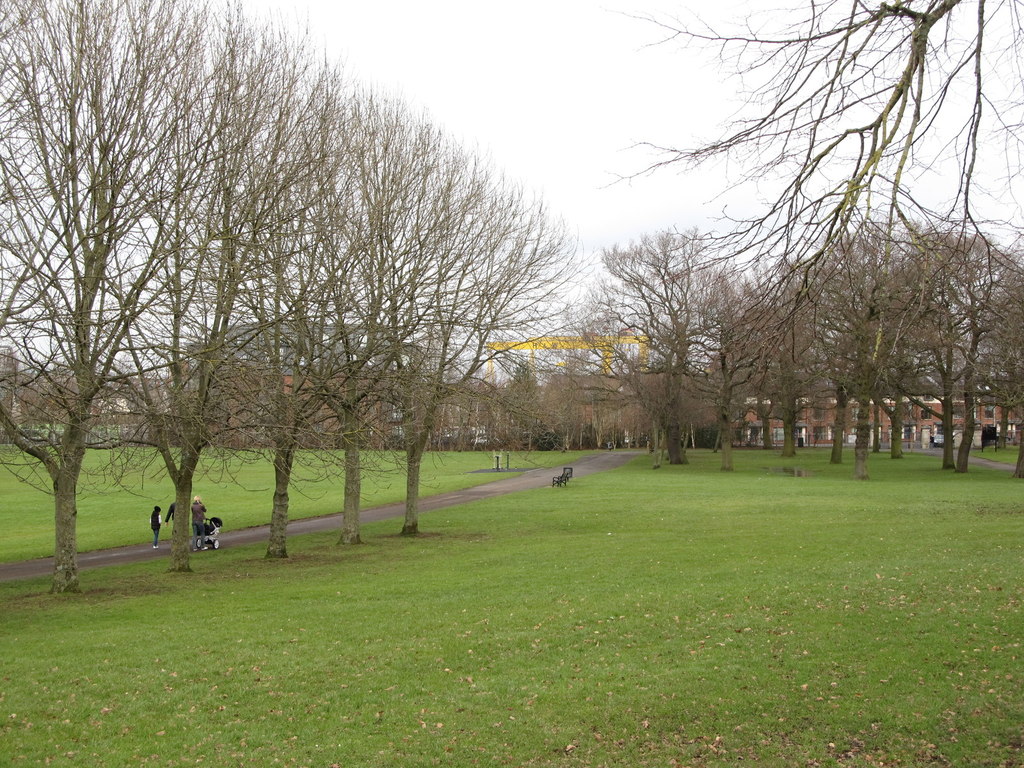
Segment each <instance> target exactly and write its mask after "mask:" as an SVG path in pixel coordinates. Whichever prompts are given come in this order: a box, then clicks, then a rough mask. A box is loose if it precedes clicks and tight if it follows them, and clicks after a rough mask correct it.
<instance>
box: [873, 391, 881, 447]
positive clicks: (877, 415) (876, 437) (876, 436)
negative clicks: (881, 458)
mask: <svg viewBox="0 0 1024 768" xmlns="http://www.w3.org/2000/svg"><path fill="white" fill-rule="evenodd" d="M872 413H873V414H874V419H873V420H872V422H871V452H872V453H881V452H882V409H881V408H879V407H878V403H875V405H874V407H873V408H872Z"/></svg>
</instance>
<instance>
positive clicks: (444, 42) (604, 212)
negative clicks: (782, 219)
mask: <svg viewBox="0 0 1024 768" xmlns="http://www.w3.org/2000/svg"><path fill="white" fill-rule="evenodd" d="M244 2H245V3H246V5H247V6H248V7H249V8H250V9H251V10H252V11H254V12H256V13H258V14H261V13H268V12H269V13H272V14H274V15H275V16H278V17H280V18H281V19H283V20H284V21H285V22H286V23H301V24H305V23H307V22H308V24H309V28H310V29H311V30H312V37H313V38H314V39H320V40H322V43H323V46H324V48H325V49H326V50H327V51H328V53H329V55H331V57H332V58H337V59H340V60H341V61H342V62H344V64H345V66H346V69H347V71H348V73H349V74H350V76H353V77H355V78H357V79H358V80H359V81H361V82H365V83H368V84H372V85H375V86H377V87H379V88H381V89H382V90H384V91H386V92H389V93H394V94H397V95H400V96H401V97H403V98H404V99H405V100H406V101H407V102H408V103H410V104H411V105H413V106H415V107H421V108H423V109H425V110H426V111H427V112H428V113H429V114H430V116H431V117H432V118H433V120H434V121H435V122H436V123H437V124H439V125H441V126H443V127H445V128H446V129H447V130H448V131H449V133H450V134H451V135H453V136H454V137H455V138H457V139H459V140H460V141H462V142H463V143H464V144H465V145H467V146H469V147H473V148H476V149H477V150H478V151H480V152H481V153H483V154H484V155H485V156H487V157H489V158H490V159H491V160H492V161H493V163H494V164H495V166H496V167H497V168H498V169H499V170H501V171H502V172H503V173H505V175H506V176H508V177H509V178H512V179H514V180H516V181H518V182H520V183H522V184H523V185H524V186H525V187H526V188H527V189H529V190H532V191H534V192H536V193H537V194H539V195H541V196H542V197H543V198H544V199H545V201H546V202H547V204H548V206H549V208H550V210H551V211H552V213H553V215H556V216H558V217H560V218H562V219H563V220H564V221H565V223H566V225H567V227H568V229H569V231H570V232H571V233H572V234H573V235H575V236H576V237H577V238H578V239H579V242H580V248H581V252H582V254H583V257H584V258H585V259H586V260H587V261H588V262H595V261H596V260H597V254H598V253H599V252H600V250H601V249H602V248H606V247H609V246H611V245H614V244H616V243H621V244H623V245H624V244H626V243H627V242H628V241H629V240H631V239H635V238H638V237H639V236H640V235H642V234H643V233H645V232H650V231H653V230H655V229H661V228H666V227H679V228H688V227H691V226H699V227H700V228H702V229H709V228H713V226H714V218H715V217H716V216H718V214H720V212H721V210H722V207H723V205H724V204H725V202H724V200H723V199H721V198H718V197H716V193H717V192H718V191H719V190H720V189H721V184H720V183H718V182H717V181H713V180H712V177H711V176H709V175H708V174H707V173H704V174H702V175H701V176H694V175H689V176H686V175H680V174H679V173H677V172H674V171H661V172H659V173H657V174H654V175H652V176H647V177H642V178H634V179H632V180H629V181H621V180H618V179H620V177H629V176H632V175H633V174H636V173H638V172H639V171H641V170H643V169H644V168H645V167H647V166H648V165H649V164H650V163H651V161H652V160H654V159H655V157H656V156H655V155H653V154H652V153H651V152H650V151H648V150H645V149H642V148H639V147H638V146H637V145H638V144H639V143H641V142H652V143H657V144H663V145H674V146H682V145H689V144H692V143H693V142H694V140H695V139H696V138H698V137H701V136H703V137H706V136H708V135H709V134H710V133H711V132H713V130H714V128H715V126H716V125H717V124H718V123H720V122H721V120H722V119H724V118H725V117H726V116H727V115H728V114H729V111H730V110H732V109H733V108H734V107H735V104H731V103H730V98H729V96H728V94H727V92H726V89H725V88H723V85H722V83H720V82H719V81H718V79H717V74H718V73H717V71H716V68H715V66H714V64H713V62H711V61H710V60H707V58H706V57H705V58H703V59H702V58H701V57H698V56H697V55H696V53H695V52H687V51H682V50H680V49H679V48H678V46H675V45H673V44H661V45H659V44H658V42H659V41H660V40H661V35H660V32H659V29H658V28H657V26H656V25H654V24H652V23H650V22H648V21H643V20H640V19H637V18H632V17H631V16H630V14H633V15H636V14H649V13H655V14H658V13H672V14H678V13H679V12H680V9H684V10H685V8H686V7H687V6H688V5H690V6H692V2H687V0H676V2H669V0H650V2H646V1H645V0H635V1H634V2H632V3H630V2H625V0H607V1H606V2H602V0H516V2H509V1H507V0H505V1H501V0H495V1H491V2H487V1H486V0H376V2H366V0H358V1H354V0H244ZM700 5H701V6H706V5H708V4H705V3H701V4H700ZM729 5H736V3H735V2H732V1H731V0H723V2H720V3H718V4H715V6H714V7H715V8H716V9H717V12H719V13H721V12H722V9H723V8H725V7H727V6H729ZM702 13H704V11H702Z"/></svg>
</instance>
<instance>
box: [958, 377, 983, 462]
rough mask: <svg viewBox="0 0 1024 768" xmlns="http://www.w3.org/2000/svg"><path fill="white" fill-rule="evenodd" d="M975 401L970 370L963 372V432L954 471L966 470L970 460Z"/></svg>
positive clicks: (972, 445)
mask: <svg viewBox="0 0 1024 768" xmlns="http://www.w3.org/2000/svg"><path fill="white" fill-rule="evenodd" d="M977 407H978V406H977V402H976V400H975V397H974V376H973V373H972V372H966V373H965V374H964V433H963V437H962V438H961V440H960V446H959V447H958V449H957V454H956V471H957V472H958V473H964V472H967V469H968V467H969V465H970V461H971V448H973V447H974V431H975V427H976V424H977V419H976V416H975V414H976V412H977Z"/></svg>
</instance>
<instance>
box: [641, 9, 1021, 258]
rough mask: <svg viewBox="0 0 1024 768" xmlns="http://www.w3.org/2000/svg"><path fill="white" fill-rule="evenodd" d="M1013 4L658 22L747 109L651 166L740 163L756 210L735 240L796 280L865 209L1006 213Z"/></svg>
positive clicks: (971, 219) (1015, 132)
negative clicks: (727, 74)
mask: <svg viewBox="0 0 1024 768" xmlns="http://www.w3.org/2000/svg"><path fill="white" fill-rule="evenodd" d="M1020 11H1021V7H1020V3H1019V2H1017V0H908V1H906V2H892V3H889V2H881V3H865V2H862V1H861V0H825V2H814V3H810V4H807V3H800V4H799V7H797V8H794V9H793V10H792V11H789V12H786V11H780V10H779V9H777V8H775V7H772V8H771V9H765V10H764V11H762V12H761V13H760V14H752V15H751V16H750V17H749V18H747V19H746V20H745V23H736V24H734V29H735V31H725V32H720V31H717V30H713V29H711V28H709V27H708V26H707V25H705V24H702V23H700V22H697V21H695V22H680V21H658V22H657V23H659V24H660V25H661V28H662V29H663V30H664V31H665V33H666V35H667V36H668V38H669V39H671V40H676V41H681V42H683V43H684V44H687V45H690V44H694V43H696V44H701V45H704V46H705V47H706V48H707V49H709V51H710V52H712V53H713V54H715V55H716V56H717V57H718V59H719V61H720V62H721V63H722V64H723V65H724V66H726V67H729V68H731V69H732V70H733V71H735V73H736V74H737V75H738V78H739V79H740V80H741V82H742V88H743V92H742V93H741V94H740V96H741V98H742V100H743V103H744V104H745V106H744V107H743V108H741V110H740V112H739V117H738V119H737V120H736V121H735V122H734V123H732V124H731V125H730V126H729V127H728V128H727V129H726V130H725V131H724V132H723V134H722V135H721V136H720V137H719V138H717V139H715V140H712V141H710V142H707V143H705V144H701V145H697V146H695V147H693V148H689V149H686V148H684V149H679V148H667V147H661V148H660V149H662V150H664V152H665V159H664V161H663V162H661V163H659V164H658V166H663V165H670V164H674V163H697V164H700V163H705V162H707V161H710V160H714V159H716V158H722V157H730V158H733V159H741V160H743V161H744V162H745V163H749V164H748V165H746V166H745V168H746V170H745V177H744V179H743V181H751V182H757V185H758V188H759V189H761V190H763V191H764V192H765V194H766V198H767V205H766V207H765V209H764V210H763V211H762V212H760V213H758V214H756V215H753V216H751V217H749V218H746V219H745V220H743V221H741V222H738V224H739V226H738V227H737V229H736V230H735V232H734V233H733V234H732V235H731V236H730V237H731V238H732V241H733V243H734V244H735V245H736V247H737V248H739V249H741V250H743V251H745V252H747V253H750V254H752V255H754V256H755V257H757V256H761V257H766V258H771V259H776V258H781V257H783V256H784V259H782V263H783V264H784V265H785V266H786V267H787V268H789V269H796V270H801V271H802V272H803V273H804V274H805V276H807V277H810V276H811V275H810V273H808V272H807V270H808V269H809V268H811V267H819V266H824V264H825V262H826V261H827V259H826V256H827V254H828V253H829V251H830V250H831V249H832V248H833V247H835V246H836V245H837V244H838V243H839V242H840V241H841V240H842V239H843V238H844V237H846V236H847V234H848V231H849V230H850V228H851V227H852V226H856V225H857V222H858V219H863V218H864V217H870V218H871V219H873V220H874V221H876V222H878V223H879V224H880V225H881V226H884V227H885V228H886V229H887V230H893V229H895V228H897V226H899V225H901V226H903V227H906V228H910V227H911V223H912V222H913V221H928V220H932V219H934V218H935V214H933V211H938V214H937V216H938V218H939V219H940V220H960V221H965V222H968V223H969V224H970V225H972V226H976V225H977V224H979V223H981V222H984V221H985V220H986V219H998V218H1002V217H1005V216H1013V217H1015V216H1017V215H1018V214H1017V212H1016V211H1015V210H1012V209H1011V210H1010V212H1009V213H1006V210H1007V209H1006V207H1005V205H1004V204H1003V201H1005V200H1006V196H1005V195H1004V194H1003V190H1004V189H1005V188H1007V187H1013V186H1015V185H1016V184H1017V183H1018V179H1019V176H1020V174H1019V170H1020V168H1019V157H1020V147H1021V139H1022V134H1021V125H1024V120H1022V114H1021V113H1022V109H1024V102H1022V101H1021V100H1020V98H1019V95H1020V93H1019V89H1020V86H1019V71H1018V69H1017V62H1018V61H1019V58H1020V50H1019V49H1020V44H1021V40H1022V39H1024V35H1022V32H1024V28H1022V20H1021V13H1020ZM658 166H655V167H658ZM776 180H777V183H776ZM987 185H988V186H987ZM939 191H948V193H949V194H948V197H946V198H942V197H939V196H938V193H939Z"/></svg>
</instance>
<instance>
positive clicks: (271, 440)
mask: <svg viewBox="0 0 1024 768" xmlns="http://www.w3.org/2000/svg"><path fill="white" fill-rule="evenodd" d="M306 43H308V41H303V40H297V39H295V38H294V36H293V35H292V34H291V33H288V32H285V31H284V30H282V29H280V28H278V27H275V26H268V25H265V24H262V23H259V24H257V23H254V22H252V21H251V20H249V19H247V18H246V17H245V16H244V15H242V14H241V13H239V12H237V11H236V10H223V9H220V8H214V7H212V6H205V5H202V4H200V3H199V2H190V0H113V1H109V0H103V1H102V2H101V1H100V0H85V1H84V2H83V1H82V0H28V2H17V3H15V2H13V1H12V0H0V89H2V96H3V102H4V104H5V107H6V108H5V111H4V113H3V115H0V122H2V124H0V173H2V176H3V178H4V180H5V187H4V190H3V194H2V196H0V216H2V219H3V227H2V235H0V238H2V239H0V300H2V301H0V339H2V340H0V345H2V347H3V349H4V358H5V360H4V365H2V366H0V375H2V377H3V378H2V380H0V393H2V395H3V396H2V397H0V427H2V430H3V433H4V434H5V435H6V437H7V439H8V440H9V441H10V442H11V443H13V444H14V446H16V447H17V449H19V450H20V451H21V453H22V455H23V456H24V457H25V461H26V465H25V466H26V467H28V466H35V467H37V468H41V469H42V470H43V471H44V472H45V475H46V477H47V479H48V484H49V487H50V488H51V489H52V493H53V498H54V509H55V521H56V542H55V565H54V575H53V584H52V590H53V591H54V592H66V591H77V590H78V589H79V583H78V573H77V556H76V550H77V547H76V534H75V530H76V515H77V507H76V497H77V495H78V492H79V485H80V482H81V481H82V471H83V462H84V459H85V456H86V452H87V450H88V449H89V448H91V447H104V448H120V447H123V446H124V445H125V444H130V445H134V446H146V447H147V448H149V450H148V451H147V452H144V453H145V455H147V456H153V455H157V456H158V457H159V462H160V463H162V465H163V468H164V469H165V470H166V472H167V474H168V475H169V476H170V478H171V479H172V480H173V482H174V486H175V501H176V504H177V507H178V509H186V508H187V507H188V505H189V502H190V499H191V496H192V485H193V480H194V478H195V476H196V472H197V470H198V468H199V466H200V459H201V457H202V456H203V454H204V452H208V451H209V449H210V448H211V447H216V446H218V445H224V444H228V443H234V444H238V443H239V442H242V443H245V444H247V445H254V446H265V447H267V448H268V450H270V451H271V453H272V456H273V461H274V468H275V475H276V482H275V493H274V500H273V515H272V536H271V541H270V545H269V548H268V555H271V556H285V555H286V546H285V540H284V531H285V525H286V523H287V516H288V489H289V485H290V480H291V473H292V469H293V466H294V463H295V461H296V457H297V456H298V455H300V454H299V451H298V449H299V447H300V446H307V447H308V446H310V445H313V444H315V439H316V436H320V437H321V438H322V439H323V441H324V443H323V444H325V445H326V444H328V443H329V444H330V445H332V446H336V445H340V446H341V447H343V448H345V452H344V456H345V476H346V484H345V500H344V512H345V515H344V519H345V522H344V531H343V535H342V540H343V541H344V542H347V543H354V542H357V541H358V540H359V478H360V474H361V471H362V467H361V454H360V448H361V447H362V445H363V443H364V440H365V430H366V416H367V414H368V413H369V412H371V411H372V410H373V409H375V408H376V409H379V408H381V407H385V406H383V405H382V404H386V407H387V408H390V409H393V410H395V411H396V412H398V413H399V414H400V418H401V421H402V427H403V429H402V435H403V439H404V440H405V447H406V449H407V455H408V462H409V504H408V509H407V519H406V526H405V529H406V532H410V533H411V532H415V531H416V529H417V516H416V497H417V493H418V465H419V460H420V458H421V456H422V451H423V448H424V446H425V444H426V436H427V435H428V434H429V433H430V431H431V429H432V426H433V423H434V420H435V419H436V416H437V413H438V409H439V408H440V407H441V404H442V403H443V402H445V400H446V399H448V398H449V397H451V396H453V394H455V393H457V392H458V391H459V390H460V388H463V387H464V386H465V385H467V384H468V383H469V382H471V381H473V380H475V379H476V378H478V374H479V372H480V371H481V370H482V367H483V366H484V364H485V362H486V360H487V359H488V356H489V355H490V354H491V353H490V351H489V349H488V346H487V343H488V341H489V340H490V339H493V338H494V337H495V336H496V335H500V334H503V333H506V332H508V331H509V329H513V328H514V329H516V333H522V332H523V330H524V329H530V328H532V327H535V325H536V323H537V322H538V321H539V320H540V319H542V318H544V317H545V316H546V315H548V313H549V312H550V310H551V307H552V306H553V299H554V298H555V297H556V296H557V294H558V290H559V288H560V286H561V285H562V284H563V281H564V280H565V279H567V278H568V277H569V276H570V273H571V270H570V269H568V268H567V266H568V262H569V260H570V254H571V248H570V245H571V244H570V243H568V242H567V239H566V237H565V234H564V231H563V229H562V228H561V226H560V225H559V224H557V223H555V222H553V221H552V220H551V218H550V217H549V216H548V214H547V211H546V210H545V208H544V206H543V205H542V204H541V203H540V202H539V201H537V200H533V199H531V198H529V197H528V196H527V195H526V194H524V192H523V191H522V190H521V189H520V188H519V187H518V186H516V185H515V184H512V183H510V182H508V181H507V180H506V179H504V178H503V177H502V176H501V175H499V174H498V173H496V172H495V171H494V170H493V169H492V168H491V167H489V165H488V164H487V163H486V162H484V161H483V159H482V158H480V157H479V156H477V155H476V154H474V153H472V152H469V151H467V150H465V149H464V148H463V147H461V146H459V145H458V144H456V143H455V142H453V141H452V140H450V139H449V138H448V137H447V136H445V135H444V134H443V133H442V132H441V131H439V130H438V129H437V127H436V126H434V125H433V124H432V123H431V122H430V120H429V119H428V118H427V117H426V116H424V115H419V114H415V113H413V112H411V111H410V110H409V109H408V108H407V107H406V106H404V105H403V104H402V103H400V102H399V101H397V100H395V99H392V98H386V97H384V96H381V95H380V94H377V93H374V92H371V91H369V90H366V89H363V88H360V87H359V86H358V84H354V83H349V82H347V81H346V79H345V77H344V76H343V73H342V72H341V71H340V70H339V69H338V68H337V67H336V66H334V65H332V64H331V63H328V62H325V61H321V60H319V59H317V58H316V57H315V56H314V55H312V54H310V53H308V52H309V51H311V50H315V48H314V47H313V46H310V45H308V44H306ZM111 414H119V415H120V417H121V422H122V423H121V427H120V429H119V430H117V433H116V434H114V433H112V432H111V431H109V430H107V431H101V430H98V429H97V428H96V426H97V424H98V423H104V424H109V423H110V417H111ZM40 424H46V425H48V427H47V428H46V429H40V428H39V425H40ZM154 449H155V453H154ZM118 455H121V454H120V453H119V454H118ZM6 460H7V461H8V463H11V462H13V459H11V458H10V457H6ZM189 551H190V547H189V535H188V520H187V517H186V516H185V515H178V516H176V519H175V526H174V531H173V536H172V550H171V569H172V570H175V571H187V570H189Z"/></svg>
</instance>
